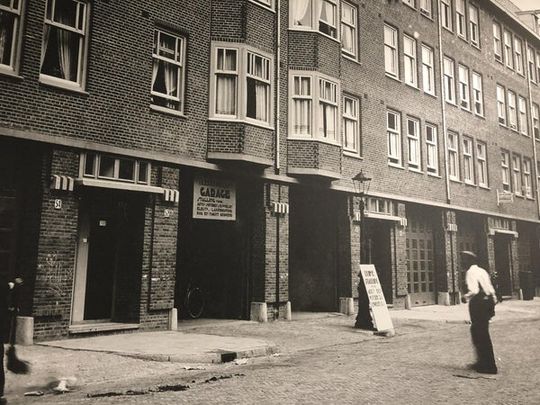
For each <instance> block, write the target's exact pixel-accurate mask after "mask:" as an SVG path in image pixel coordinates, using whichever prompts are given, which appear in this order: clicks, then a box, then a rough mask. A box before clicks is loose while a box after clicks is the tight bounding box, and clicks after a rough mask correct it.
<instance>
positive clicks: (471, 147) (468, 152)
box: [447, 131, 489, 187]
mask: <svg viewBox="0 0 540 405" xmlns="http://www.w3.org/2000/svg"><path fill="white" fill-rule="evenodd" d="M447 140H448V143H447V148H448V150H447V153H448V177H449V178H450V179H451V180H455V181H463V182H464V183H466V184H471V185H478V186H480V187H488V186H489V182H488V169H487V147H486V144H485V143H484V142H480V141H475V140H473V138H471V137H469V136H466V135H463V136H462V137H461V144H460V142H459V135H458V134H457V133H456V132H453V131H448V139H447ZM460 146H461V147H460ZM460 149H461V150H460ZM460 152H461V153H460ZM460 156H461V159H460ZM460 162H461V163H462V165H461V167H460Z"/></svg>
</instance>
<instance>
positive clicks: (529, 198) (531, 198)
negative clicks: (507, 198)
mask: <svg viewBox="0 0 540 405" xmlns="http://www.w3.org/2000/svg"><path fill="white" fill-rule="evenodd" d="M525 199H526V200H529V201H534V198H533V197H529V196H526V197H525Z"/></svg>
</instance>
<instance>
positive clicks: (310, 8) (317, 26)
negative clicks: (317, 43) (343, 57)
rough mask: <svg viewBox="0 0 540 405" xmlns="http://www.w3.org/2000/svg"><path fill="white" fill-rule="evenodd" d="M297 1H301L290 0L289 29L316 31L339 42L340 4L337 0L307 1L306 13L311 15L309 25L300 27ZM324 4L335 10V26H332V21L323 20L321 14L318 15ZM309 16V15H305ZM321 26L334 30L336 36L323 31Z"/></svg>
mask: <svg viewBox="0 0 540 405" xmlns="http://www.w3.org/2000/svg"><path fill="white" fill-rule="evenodd" d="M296 1H300V0H290V1H289V28H290V29H293V30H301V31H316V32H319V33H320V34H322V35H325V36H327V37H329V38H332V39H334V40H338V39H339V38H338V36H339V26H338V25H339V20H338V8H339V7H338V3H337V0H305V1H306V10H305V11H306V13H309V16H308V17H309V25H300V24H298V23H297V22H296V21H295V18H294V16H295V11H297V10H295V6H297V3H296ZM324 4H329V5H330V6H331V7H332V10H333V20H334V22H335V25H332V21H328V20H326V21H325V20H323V19H321V14H319V15H318V16H317V15H316V12H317V11H319V12H320V11H321V10H322V7H324ZM305 15H307V14H305ZM321 24H324V26H327V27H328V28H329V29H330V30H331V29H333V30H334V32H335V35H331V34H328V33H326V32H324V31H321Z"/></svg>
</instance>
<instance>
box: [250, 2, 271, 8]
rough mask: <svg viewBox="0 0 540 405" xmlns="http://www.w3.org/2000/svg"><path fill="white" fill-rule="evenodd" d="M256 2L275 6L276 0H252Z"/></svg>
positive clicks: (266, 5) (269, 6)
mask: <svg viewBox="0 0 540 405" xmlns="http://www.w3.org/2000/svg"><path fill="white" fill-rule="evenodd" d="M251 1H253V2H255V3H258V4H262V5H263V6H265V7H268V8H271V9H273V8H274V0H251Z"/></svg>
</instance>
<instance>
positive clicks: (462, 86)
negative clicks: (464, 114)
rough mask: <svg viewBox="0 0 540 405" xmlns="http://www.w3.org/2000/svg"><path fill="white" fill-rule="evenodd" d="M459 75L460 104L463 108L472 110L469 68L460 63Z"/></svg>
mask: <svg viewBox="0 0 540 405" xmlns="http://www.w3.org/2000/svg"><path fill="white" fill-rule="evenodd" d="M458 77H459V104H460V105H461V108H464V109H466V110H470V108H471V100H470V93H469V68H467V67H465V66H463V65H458Z"/></svg>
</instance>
